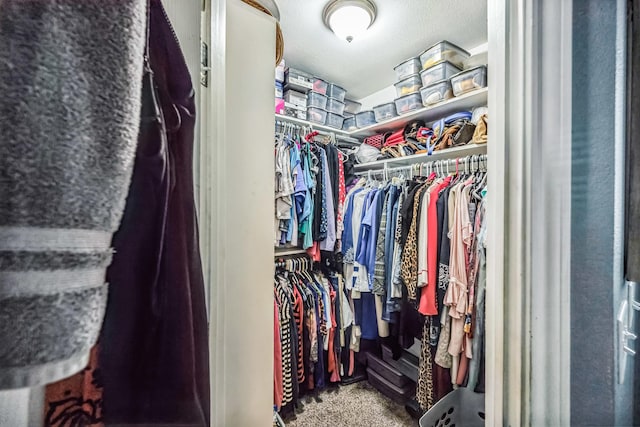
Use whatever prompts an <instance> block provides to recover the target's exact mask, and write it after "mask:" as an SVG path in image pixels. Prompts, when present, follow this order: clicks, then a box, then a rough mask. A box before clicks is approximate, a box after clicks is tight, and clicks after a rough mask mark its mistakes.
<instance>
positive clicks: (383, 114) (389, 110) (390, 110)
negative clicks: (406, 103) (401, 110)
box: [373, 102, 398, 122]
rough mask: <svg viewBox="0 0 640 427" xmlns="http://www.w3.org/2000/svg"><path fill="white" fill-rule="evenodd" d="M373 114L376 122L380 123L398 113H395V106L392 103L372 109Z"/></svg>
mask: <svg viewBox="0 0 640 427" xmlns="http://www.w3.org/2000/svg"><path fill="white" fill-rule="evenodd" d="M373 113H374V114H375V116H376V121H377V122H381V121H383V120H387V119H390V118H392V117H396V116H397V115H398V112H397V111H396V104H395V103H393V102H387V103H386V104H382V105H378V106H375V107H373Z"/></svg>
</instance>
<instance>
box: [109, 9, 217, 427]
mask: <svg viewBox="0 0 640 427" xmlns="http://www.w3.org/2000/svg"><path fill="white" fill-rule="evenodd" d="M149 13H150V18H149V23H150V24H149V25H150V28H149V31H150V34H149V64H148V66H149V67H150V70H152V72H153V73H152V74H151V73H150V72H149V70H148V71H147V73H148V74H147V80H146V81H145V84H146V86H145V98H144V100H145V103H144V104H143V113H142V120H141V125H140V133H139V138H138V148H137V152H136V162H135V167H134V172H133V178H132V183H131V188H130V192H129V197H128V199H127V205H126V209H125V214H124V217H123V221H122V224H121V226H120V229H119V230H118V232H117V234H116V235H115V237H114V241H113V244H114V247H115V249H116V251H115V254H114V260H113V264H112V265H111V267H110V268H109V271H108V281H109V283H110V296H109V302H108V305H107V311H106V315H105V321H104V325H103V330H102V334H101V337H100V340H101V345H100V353H99V358H100V359H99V360H100V364H101V372H102V378H103V381H104V420H105V423H107V424H129V425H130V424H183V425H185V424H186V425H192V426H208V425H209V418H210V417H209V408H210V402H209V362H208V354H209V353H208V331H207V317H206V308H205V293H204V281H203V275H202V270H201V262H200V253H199V245H198V238H197V236H198V228H197V222H196V216H195V207H194V190H193V169H192V165H193V142H194V124H195V104H194V90H193V87H192V84H191V79H190V75H189V71H188V69H187V66H186V64H185V61H184V57H183V55H182V52H181V50H180V47H179V44H178V41H177V39H176V38H175V35H174V33H173V29H172V28H171V24H170V23H169V20H168V18H167V15H166V13H165V11H164V8H163V7H162V4H161V3H160V1H159V0H151V3H150V12H149ZM151 76H152V77H153V81H151ZM154 88H156V89H157V91H154Z"/></svg>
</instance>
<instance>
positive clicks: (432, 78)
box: [420, 61, 462, 87]
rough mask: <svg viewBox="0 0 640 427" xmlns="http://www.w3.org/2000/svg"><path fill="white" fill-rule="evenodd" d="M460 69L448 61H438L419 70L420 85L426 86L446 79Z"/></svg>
mask: <svg viewBox="0 0 640 427" xmlns="http://www.w3.org/2000/svg"><path fill="white" fill-rule="evenodd" d="M460 71H462V70H461V69H460V68H458V67H456V66H455V65H453V64H452V63H451V62H449V61H442V62H439V63H438V64H436V65H434V66H433V67H431V68H429V69H427V70H422V71H420V79H422V86H423V87H426V86H429V85H431V84H433V83H435V82H438V81H440V80H444V79H448V78H450V77H451V76H453V75H455V74H457V73H459V72H460Z"/></svg>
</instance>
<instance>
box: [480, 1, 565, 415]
mask: <svg viewBox="0 0 640 427" xmlns="http://www.w3.org/2000/svg"><path fill="white" fill-rule="evenodd" d="M571 12H572V1H561V2H558V1H556V0H541V1H533V0H517V1H508V0H489V9H488V23H489V87H490V91H489V108H490V131H489V135H490V139H489V154H490V155H489V170H490V173H489V197H490V199H489V212H488V218H489V221H490V224H489V233H490V234H489V248H488V249H487V261H488V264H487V279H488V283H487V353H486V355H487V357H486V368H487V396H486V402H487V408H486V412H487V425H490V426H502V425H512V426H520V425H523V426H528V425H534V426H535V425H567V424H568V422H569V419H570V405H569V399H570V393H569V390H570V378H569V372H570V370H569V366H570V348H569V343H570V339H569V336H570V322H569V313H570V311H569V308H570V303H569V291H570V263H569V262H570V259H569V254H570V250H569V245H570V219H571V218H570V200H571V197H570V196H571V193H570V192H571V90H572V87H571V52H572V50H571V49H572V45H571V41H572V13H571ZM534 373H535V375H534Z"/></svg>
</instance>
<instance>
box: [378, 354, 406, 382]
mask: <svg viewBox="0 0 640 427" xmlns="http://www.w3.org/2000/svg"><path fill="white" fill-rule="evenodd" d="M367 362H368V365H367V366H368V367H369V368H371V369H372V370H373V371H375V372H376V373H377V374H378V375H380V376H381V377H383V378H384V379H386V380H387V381H389V382H390V383H392V384H393V385H395V386H396V387H404V386H406V385H407V384H409V383H410V382H411V379H410V378H409V377H407V376H406V375H404V374H403V373H402V372H400V371H398V370H397V369H396V368H394V367H393V366H391V365H389V364H388V363H386V362H385V361H383V360H382V359H380V358H379V357H378V356H376V355H375V354H373V353H367Z"/></svg>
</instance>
